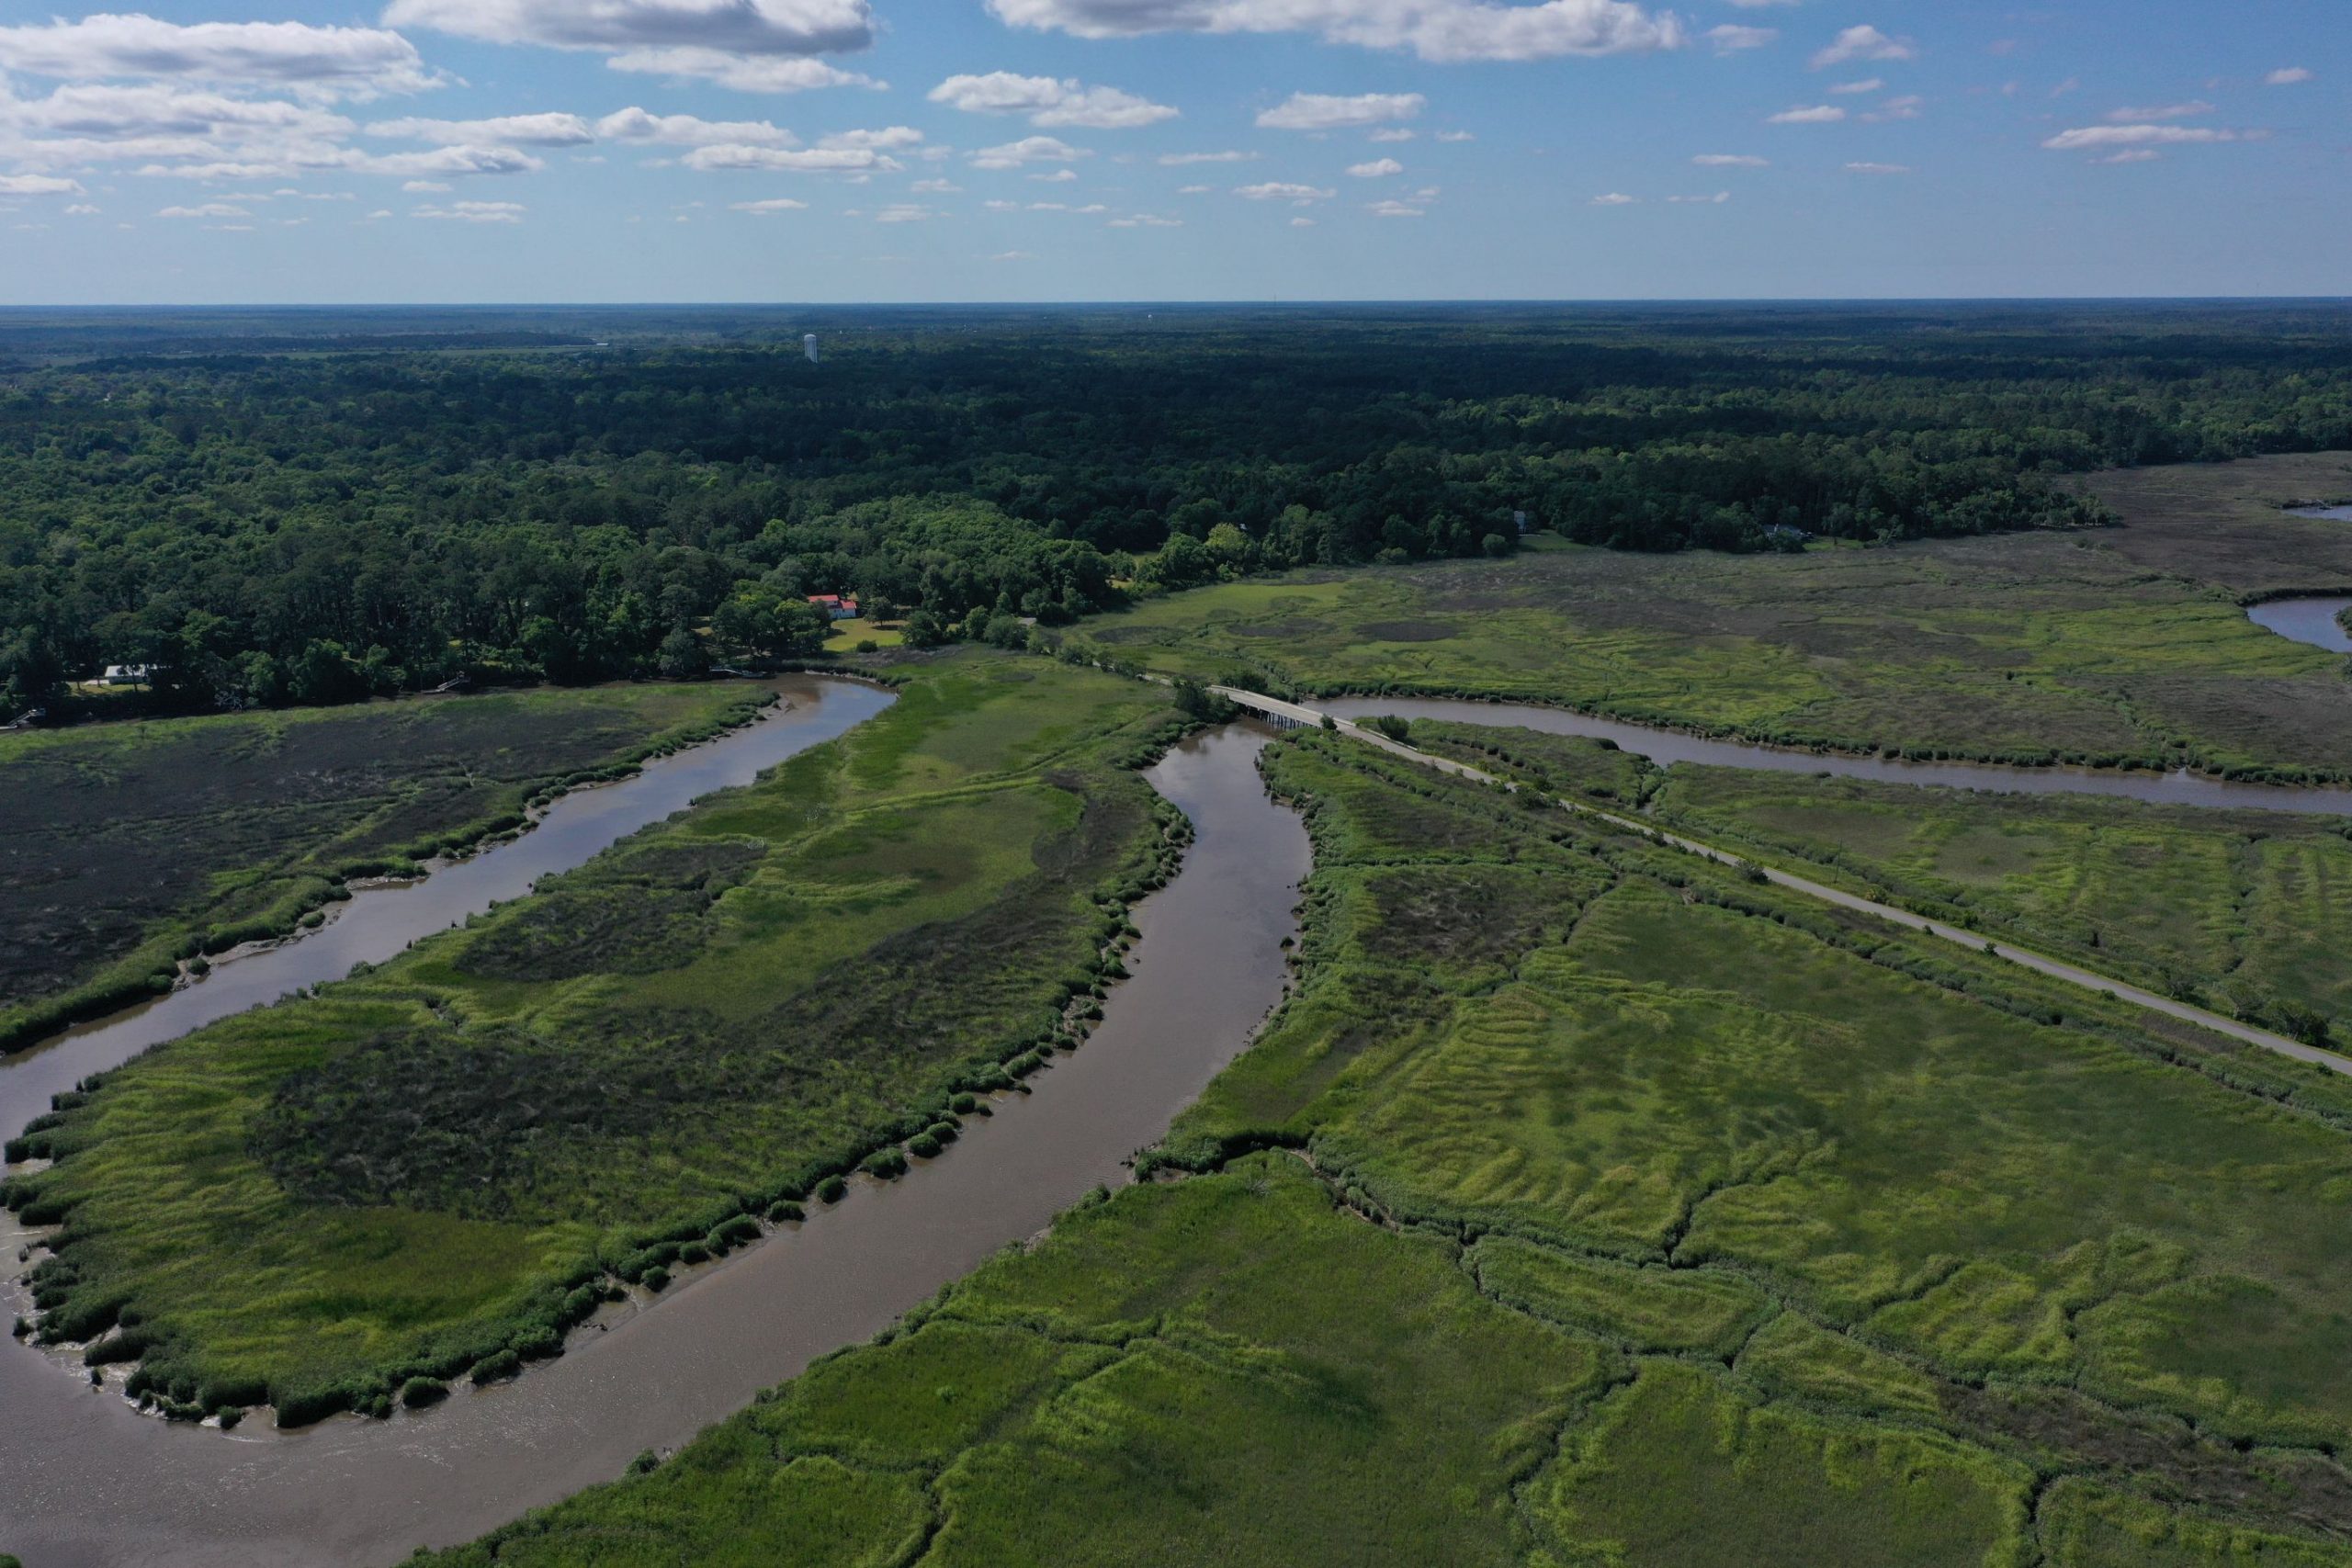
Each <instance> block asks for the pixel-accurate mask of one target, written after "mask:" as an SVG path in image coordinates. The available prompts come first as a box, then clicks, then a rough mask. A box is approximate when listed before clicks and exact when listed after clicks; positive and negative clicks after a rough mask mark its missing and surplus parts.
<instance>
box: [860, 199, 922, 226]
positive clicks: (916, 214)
mask: <svg viewBox="0 0 2352 1568" xmlns="http://www.w3.org/2000/svg"><path fill="white" fill-rule="evenodd" d="M936 216H937V214H935V213H933V211H932V209H930V208H928V207H922V206H920V205H918V204H916V203H914V202H911V201H894V202H892V203H891V204H890V205H889V206H888V207H885V208H883V209H881V210H880V211H878V212H876V213H875V215H874V221H876V223H921V222H923V221H924V220H928V219H931V218H933V217H936Z"/></svg>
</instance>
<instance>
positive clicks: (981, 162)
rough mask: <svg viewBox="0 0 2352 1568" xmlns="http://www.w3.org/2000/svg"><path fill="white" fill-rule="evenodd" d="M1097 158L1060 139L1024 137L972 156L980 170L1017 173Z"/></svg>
mask: <svg viewBox="0 0 2352 1568" xmlns="http://www.w3.org/2000/svg"><path fill="white" fill-rule="evenodd" d="M1092 155H1093V154H1092V153H1091V152H1089V151H1088V150H1087V149H1085V148H1083V147H1073V146H1071V145H1070V144H1069V142H1067V141H1063V140H1061V139H1060V138H1059V137H1057V136H1024V137H1023V138H1022V139H1021V140H1020V141H1008V142H1006V143H1004V144H1003V145H1002V146H1001V147H983V148H981V149H980V150H979V151H978V152H975V153H973V154H972V166H973V167H974V168H976V169H1017V168H1019V167H1020V166H1021V165H1022V164H1067V163H1070V162H1073V161H1074V160H1076V159H1080V158H1087V157H1091V156H1092Z"/></svg>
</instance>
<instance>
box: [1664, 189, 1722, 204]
mask: <svg viewBox="0 0 2352 1568" xmlns="http://www.w3.org/2000/svg"><path fill="white" fill-rule="evenodd" d="M1666 199H1667V200H1668V202H1670V203H1672V204H1674V205H1676V206H1678V207H1690V206H1694V205H1695V206H1703V207H1720V206H1722V205H1723V204H1724V202H1726V201H1729V200H1730V199H1731V192H1729V191H1727V190H1719V191H1717V192H1715V194H1714V195H1713V196H1669V197H1667V198H1666Z"/></svg>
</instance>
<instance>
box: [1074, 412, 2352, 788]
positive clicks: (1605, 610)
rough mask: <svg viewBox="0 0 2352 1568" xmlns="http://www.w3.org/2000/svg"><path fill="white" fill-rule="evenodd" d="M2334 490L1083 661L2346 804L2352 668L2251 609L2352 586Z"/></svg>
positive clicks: (2167, 503)
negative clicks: (2063, 767) (2071, 529)
mask: <svg viewBox="0 0 2352 1568" xmlns="http://www.w3.org/2000/svg"><path fill="white" fill-rule="evenodd" d="M2330 473H2332V474H2333V475H2334V476H2335V477H2334V481H2333V482H2334V483H2335V484H2337V485H2340V484H2341V483H2342V482H2343V457H2342V455H2341V454H2334V455H2322V456H2320V457H2278V458H2256V459H2251V460H2247V461H2244V462H2238V463H2231V464H2217V465H2211V466H2202V467H2179V468H2156V469H2146V470H2140V471H2137V472H2132V473H2126V474H2117V475H2102V476H2097V477H2095V478H2094V479H2093V480H2092V481H2091V483H2092V486H2093V488H2095V489H2098V490H2099V491H2101V493H2102V494H2103V495H2104V496H2105V497H2106V499H2108V500H2109V502H2111V503H2113V504H2114V505H2115V506H2116V507H2117V508H2118V510H2119V511H2120V513H2121V514H2122V519H2123V523H2124V526H2122V527H2120V528H2116V529H2110V530H2102V531H2099V532H2098V533H2096V534H2090V535H2053V534H2028V535H2009V536H1999V537H1985V538H1972V539H1958V540H1936V541H1922V542H1917V543H1912V544H1905V545H1899V546H1894V547H1878V548H1852V547H1838V548H1826V549H1815V550H1809V551H1806V552H1804V553H1802V554H1797V555H1774V556H1752V555H1749V556H1730V555H1717V554H1713V553H1707V552H1698V551H1692V552H1686V553H1683V554H1679V555H1644V554H1634V553H1628V552H1612V551H1608V550H1601V549H1590V548H1581V547H1563V548H1558V549H1546V550H1543V551H1538V552H1529V553H1525V554H1521V555H1517V556H1514V557H1512V558H1509V559H1505V560H1498V561H1487V560H1462V561H1445V562H1432V563H1429V564H1425V565H1420V566H1415V567H1409V568H1395V567H1375V568H1364V569H1356V570H1331V569H1318V570H1300V571H1296V572H1293V573H1290V574H1288V575H1286V576H1283V577H1281V578H1271V579H1257V580H1250V581H1239V582H1232V583H1225V584H1220V585H1216V586H1213V587H1207V588H1202V589H1196V590H1193V591H1191V592H1184V593H1178V594H1171V595H1169V596H1167V597H1164V598H1160V599H1155V600H1151V601H1148V602H1146V603H1144V604H1140V605H1138V606H1137V607H1136V608H1134V609H1132V610H1127V611H1124V612H1120V613H1117V614H1114V615H1101V616H1096V617H1093V618H1091V619H1090V620H1088V621H1086V622H1084V623H1082V624H1081V626H1080V627H1078V628H1077V630H1076V631H1075V632H1074V633H1073V637H1075V638H1076V639H1078V640H1080V641H1081V642H1083V643H1084V644H1086V645H1087V646H1090V647H1091V648H1094V649H1099V650H1101V651H1102V652H1103V654H1105V655H1106V656H1114V657H1116V658H1120V659H1124V660H1132V661H1135V662H1137V663H1140V664H1142V665H1144V666H1146V667H1148V668H1150V669H1152V670H1155V671H1160V672H1163V673H1168V674H1186V675H1192V676H1195V677H1199V678H1203V679H1216V680H1223V681H1228V682H1232V683H1236V684H1240V685H1245V686H1254V687H1255V688H1256V689H1258V690H1261V691H1268V692H1273V693H1275V694H1277V695H1280V694H1285V693H1297V694H1336V693H1341V692H1348V693H1362V694H1440V695H1464V696H1498V697H1509V698H1514V699H1519V700H1523V701H1535V702H1546V703H1555V704H1558V705H1563V706H1566V707H1572V708H1577V709H1582V710H1587V711H1590V712H1596V713H1605V714H1609V715H1611V716H1616V717H1620V718H1626V719H1633V720H1637V721H1643V722H1649V723H1660V724H1668V725H1673V726H1679V727H1687V728H1693V729H1698V730H1702V731H1705V732H1709V733H1720V734H1725V735H1736V736H1742V737H1746V738H1747V739H1755V740H1763V741H1771V742H1777V743H1781V744H1790V745H1800V746H1824V747H1828V748H1832V749H1836V750H1854V751H1878V750H1886V751H1890V752H1893V753H1895V754H1899V755H1912V756H1919V757H1958V758H1975V759H1983V760H1993V761H2016V762H2028V763H2045V762H2053V761H2083V762H2088V763H2093V764H2096V765H2101V766H2120V765H2132V766H2143V767H2163V766H2175V765H2179V764H2181V763H2184V762H2186V763H2190V764H2193V765H2198V766H2201V767H2205V768H2208V769H2211V770H2212V771H2215V772H2218V773H2229V774H2233V775H2238V776H2246V777H2281V778H2288V777H2325V778H2338V779H2340V778H2345V777H2352V685H2347V682H2346V680H2345V679H2344V661H2343V660H2342V659H2341V657H2340V656H2336V655H2332V654H2329V653H2327V652H2324V651H2323V650H2321V649H2315V648H2311V647H2307V646H2304V645H2301V644H2299V643H2295V642H2290V641H2289V640H2287V639H2285V638H2283V637H2276V636H2273V635H2272V634H2270V633H2268V632H2267V631H2264V630H2263V629H2261V628H2260V627H2258V626H2254V625H2253V624H2252V623H2251V622H2249V621H2248V620H2247V619H2246V618H2245V615H2244V613H2243V612H2242V611H2241V609H2240V608H2239V601H2240V600H2242V599H2246V598H2252V597H2259V596H2262V595H2266V594H2275V593H2278V592H2295V591H2298V590H2301V591H2305V592H2327V591H2340V589H2341V587H2342V586H2343V585H2344V584H2346V583H2352V530H2346V528H2345V527H2344V526H2343V525H2341V524H2335V525H2328V524H2320V523H2312V522H2307V521H2304V520H2301V519H2296V518H2293V517H2290V516H2288V515H2287V514H2286V513H2283V512H2281V511H2280V510H2279V509H2278V506H2277V505H2276V504H2275V498H2283V497H2287V496H2292V495H2296V494H2309V493H2312V485H2313V484H2314V483H2315V482H2317V481H2316V480H2315V479H2314V477H2313V476H2315V475H2325V474H2330ZM2266 495H2267V496H2269V497H2272V498H2274V500H2273V501H2270V502H2266V501H2265V500H2264V499H2263V498H2264V497H2265V496H2266ZM1436 634H1442V635H1436Z"/></svg>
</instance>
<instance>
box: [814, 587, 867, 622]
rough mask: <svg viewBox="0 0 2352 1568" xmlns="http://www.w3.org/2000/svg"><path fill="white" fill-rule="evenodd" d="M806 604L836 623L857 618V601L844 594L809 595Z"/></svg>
mask: <svg viewBox="0 0 2352 1568" xmlns="http://www.w3.org/2000/svg"><path fill="white" fill-rule="evenodd" d="M809 603H810V604H814V605H816V606H817V608H819V609H820V610H822V611H824V612H825V614H827V615H831V617H832V618H833V619H835V620H837V621H853V620H855V619H856V618H857V601H856V600H855V599H854V598H852V597H850V596H849V595H848V594H846V593H811V594H810V595H809Z"/></svg>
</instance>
